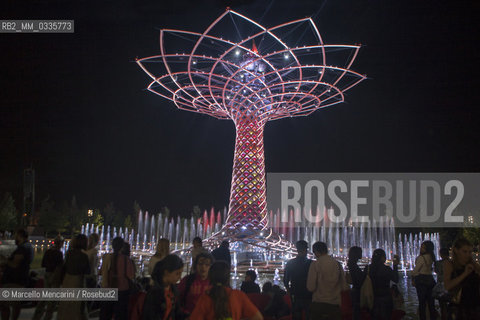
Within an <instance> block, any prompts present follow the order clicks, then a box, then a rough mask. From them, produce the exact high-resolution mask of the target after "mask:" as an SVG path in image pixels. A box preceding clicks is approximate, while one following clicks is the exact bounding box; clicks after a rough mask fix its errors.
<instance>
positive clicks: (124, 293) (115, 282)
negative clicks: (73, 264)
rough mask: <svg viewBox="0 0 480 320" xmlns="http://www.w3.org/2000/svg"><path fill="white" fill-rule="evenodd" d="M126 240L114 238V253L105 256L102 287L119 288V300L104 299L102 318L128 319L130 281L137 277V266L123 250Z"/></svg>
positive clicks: (101, 319)
mask: <svg viewBox="0 0 480 320" xmlns="http://www.w3.org/2000/svg"><path fill="white" fill-rule="evenodd" d="M124 244H125V242H124V241H123V239H122V238H120V237H116V238H115V239H113V240H112V247H113V253H112V254H110V253H107V254H105V255H104V256H103V259H102V260H103V263H102V269H101V275H102V288H118V301H104V302H103V303H102V305H101V308H100V320H111V319H112V316H113V317H114V319H115V320H127V318H128V300H129V296H130V285H129V282H130V281H132V280H133V279H134V278H135V267H134V264H133V261H132V260H131V259H130V257H128V256H126V255H124V254H123V253H122V252H121V251H122V249H124Z"/></svg>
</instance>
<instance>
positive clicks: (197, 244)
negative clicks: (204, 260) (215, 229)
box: [192, 237, 215, 263]
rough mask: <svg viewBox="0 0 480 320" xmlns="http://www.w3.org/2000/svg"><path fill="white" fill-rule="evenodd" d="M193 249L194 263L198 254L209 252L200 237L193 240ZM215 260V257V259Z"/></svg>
mask: <svg viewBox="0 0 480 320" xmlns="http://www.w3.org/2000/svg"><path fill="white" fill-rule="evenodd" d="M192 244H193V248H192V263H193V261H195V258H196V257H197V254H200V253H202V252H203V253H208V250H207V249H205V248H204V247H203V241H202V238H200V237H195V238H193V240H192ZM214 258H215V257H214Z"/></svg>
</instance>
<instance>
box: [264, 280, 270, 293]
mask: <svg viewBox="0 0 480 320" xmlns="http://www.w3.org/2000/svg"><path fill="white" fill-rule="evenodd" d="M271 292H272V283H271V282H270V281H267V282H265V283H264V284H263V286H262V294H269V293H271Z"/></svg>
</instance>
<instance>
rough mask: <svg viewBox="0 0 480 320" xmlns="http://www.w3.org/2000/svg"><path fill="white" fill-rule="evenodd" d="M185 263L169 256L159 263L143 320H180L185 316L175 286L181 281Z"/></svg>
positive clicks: (145, 305)
mask: <svg viewBox="0 0 480 320" xmlns="http://www.w3.org/2000/svg"><path fill="white" fill-rule="evenodd" d="M182 271H183V261H182V259H180V258H179V257H178V256H176V255H174V254H169V255H167V256H166V257H165V258H163V259H162V261H159V262H158V263H157V264H156V265H155V268H154V269H153V272H152V280H153V286H152V287H150V289H149V290H148V292H147V295H146V297H145V303H144V305H143V312H142V319H143V320H178V319H183V318H184V314H183V313H182V311H181V310H180V303H179V301H178V294H177V290H176V287H175V284H176V283H177V282H178V280H180V277H181V276H182Z"/></svg>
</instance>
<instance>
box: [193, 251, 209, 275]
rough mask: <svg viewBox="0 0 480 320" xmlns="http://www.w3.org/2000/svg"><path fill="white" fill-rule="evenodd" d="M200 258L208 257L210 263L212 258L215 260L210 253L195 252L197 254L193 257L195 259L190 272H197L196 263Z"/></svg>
mask: <svg viewBox="0 0 480 320" xmlns="http://www.w3.org/2000/svg"><path fill="white" fill-rule="evenodd" d="M201 258H205V259H209V260H210V263H213V260H215V259H214V258H213V256H212V255H211V254H210V253H207V252H200V253H199V254H197V256H196V257H195V259H194V260H193V264H192V269H191V270H192V272H191V273H196V272H197V264H198V261H199V260H200V259H201Z"/></svg>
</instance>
